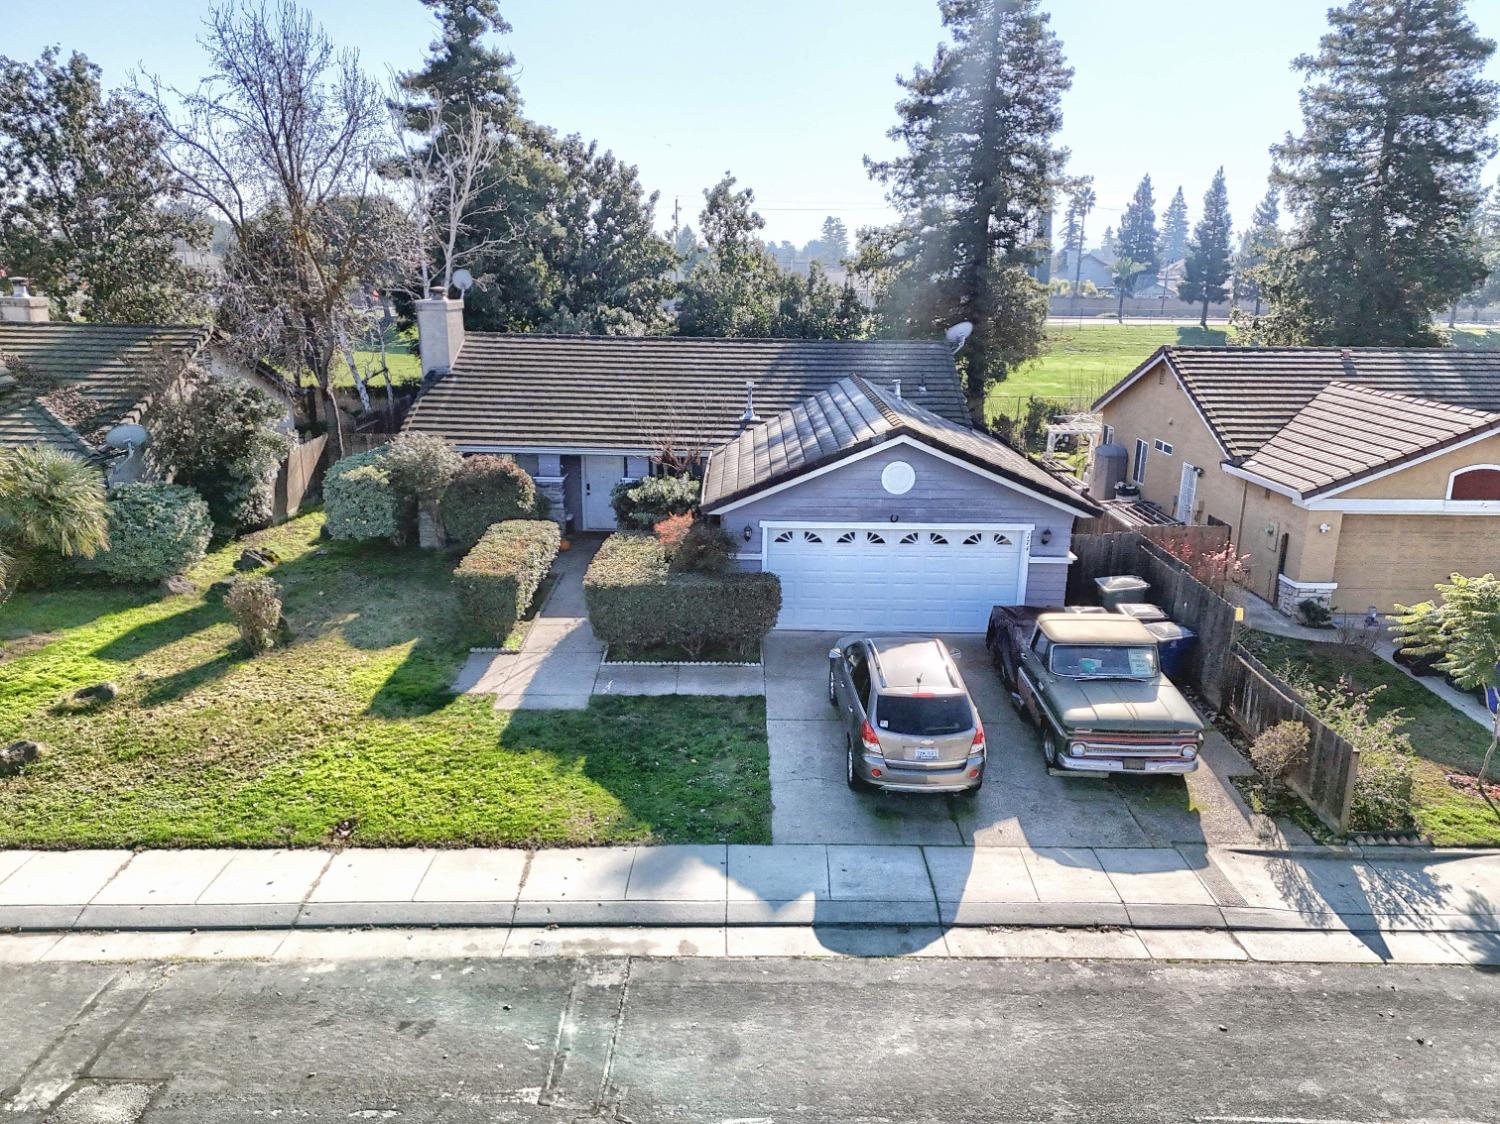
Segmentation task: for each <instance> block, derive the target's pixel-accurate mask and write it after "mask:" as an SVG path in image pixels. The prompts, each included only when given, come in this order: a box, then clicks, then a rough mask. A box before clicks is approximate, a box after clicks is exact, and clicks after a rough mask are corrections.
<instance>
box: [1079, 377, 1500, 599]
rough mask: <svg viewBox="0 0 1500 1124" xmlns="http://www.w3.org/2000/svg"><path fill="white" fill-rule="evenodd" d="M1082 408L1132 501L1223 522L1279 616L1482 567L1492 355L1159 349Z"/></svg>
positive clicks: (1490, 562)
mask: <svg viewBox="0 0 1500 1124" xmlns="http://www.w3.org/2000/svg"><path fill="white" fill-rule="evenodd" d="M1095 409H1096V410H1097V411H1099V413H1100V414H1101V416H1102V419H1103V422H1104V424H1105V426H1106V427H1108V428H1107V429H1106V431H1105V440H1106V441H1112V442H1113V443H1115V444H1118V445H1121V446H1123V447H1124V449H1125V450H1126V453H1127V455H1128V462H1127V463H1128V469H1127V476H1128V477H1130V478H1132V479H1135V480H1137V481H1138V482H1139V483H1140V485H1141V491H1142V497H1143V498H1144V499H1145V500H1147V501H1149V502H1151V503H1153V504H1155V505H1156V506H1158V507H1159V508H1161V509H1162V510H1163V511H1165V512H1167V513H1168V514H1170V515H1172V516H1173V517H1175V518H1176V519H1177V520H1179V521H1180V522H1184V523H1205V522H1220V523H1224V524H1227V525H1228V526H1229V527H1230V528H1231V537H1232V539H1233V540H1234V541H1235V543H1236V544H1237V545H1238V546H1239V549H1240V550H1242V551H1247V552H1249V553H1250V555H1251V577H1250V580H1249V582H1248V586H1249V588H1250V589H1251V590H1252V591H1253V592H1254V593H1256V594H1258V595H1259V596H1261V597H1263V598H1265V599H1266V600H1268V601H1271V602H1272V603H1274V604H1275V605H1276V606H1277V607H1278V608H1280V609H1281V610H1282V611H1283V612H1287V613H1291V612H1294V611H1295V610H1296V607H1297V605H1298V604H1299V603H1300V602H1302V601H1303V600H1306V599H1312V600H1314V601H1317V602H1320V603H1321V604H1324V605H1327V606H1330V607H1332V608H1334V609H1335V610H1337V611H1339V612H1343V613H1363V612H1364V611H1366V610H1367V609H1368V608H1370V607H1374V608H1375V609H1377V610H1379V611H1380V612H1390V611H1392V610H1393V609H1394V608H1395V607H1396V606H1397V605H1401V604H1411V603H1413V602H1417V601H1422V600H1425V599H1427V598H1429V597H1431V596H1432V587H1433V585H1434V584H1435V583H1437V582H1440V581H1446V580H1447V578H1448V576H1449V575H1450V574H1452V573H1454V572H1459V573H1465V574H1476V573H1487V572H1494V571H1497V570H1500V354H1496V353H1492V352H1490V353H1487V352H1456V351H1445V350H1435V349H1418V348H1389V349H1388V348H1353V349H1340V348H1231V347H1217V348H1178V347H1165V348H1162V349H1160V350H1159V351H1157V352H1156V353H1155V354H1154V355H1152V356H1151V357H1150V358H1149V359H1147V360H1146V361H1145V362H1144V363H1142V364H1141V365H1140V366H1139V367H1137V368H1136V369H1135V370H1134V371H1132V372H1131V373H1130V375H1128V376H1127V377H1126V378H1125V379H1123V380H1121V381H1120V382H1119V383H1118V384H1117V385H1116V386H1115V387H1114V388H1113V389H1111V390H1110V391H1109V392H1108V393H1107V394H1105V395H1104V396H1103V397H1102V398H1100V399H1099V401H1098V402H1096V403H1095Z"/></svg>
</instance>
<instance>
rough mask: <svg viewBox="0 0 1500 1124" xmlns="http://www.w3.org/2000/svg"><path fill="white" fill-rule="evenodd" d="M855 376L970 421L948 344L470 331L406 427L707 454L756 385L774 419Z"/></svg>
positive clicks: (521, 445) (526, 441)
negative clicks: (751, 384) (896, 387)
mask: <svg viewBox="0 0 1500 1124" xmlns="http://www.w3.org/2000/svg"><path fill="white" fill-rule="evenodd" d="M850 375H860V376H862V377H864V378H866V379H868V380H869V381H871V382H873V383H877V384H879V385H882V386H887V385H890V384H892V383H894V382H895V381H897V380H899V381H900V383H901V392H902V394H903V395H905V396H907V397H909V398H911V399H913V400H915V401H917V402H919V403H921V404H922V405H923V406H925V407H927V408H928V409H931V410H932V411H934V412H935V413H936V414H938V415H940V416H942V417H945V418H948V419H950V420H952V421H954V422H963V421H965V420H966V419H967V416H968V415H967V410H966V407H965V403H964V395H963V387H962V385H961V384H960V383H959V380H958V374H957V372H956V371H955V370H954V366H953V356H952V354H951V352H950V351H949V349H948V347H947V345H945V344H943V343H941V342H927V341H909V340H785V339H704V338H695V337H685V336H645V337H632V336H548V335H502V334H493V333H483V332H470V333H468V335H467V336H466V337H465V339H464V344H463V348H462V350H461V351H460V352H459V355H458V360H457V362H456V363H455V364H454V369H453V371H452V372H451V373H449V374H447V375H444V376H443V377H442V378H441V379H439V380H438V381H437V382H436V383H435V384H434V385H433V386H431V387H430V388H429V389H428V390H427V391H426V392H425V393H424V394H422V396H421V397H420V398H418V399H417V402H416V405H415V406H414V407H413V408H412V411H411V413H410V414H409V415H408V418H407V422H406V427H407V428H408V429H412V430H417V431H419V432H423V433H434V434H437V435H439V436H441V437H444V438H446V439H447V440H449V441H451V442H453V443H455V444H457V445H460V446H470V447H474V446H478V447H484V446H491V447H497V448H501V449H528V448H529V449H543V450H559V451H568V450H579V451H584V450H590V449H610V450H612V449H630V450H638V451H641V452H650V451H652V450H655V449H658V448H664V447H668V446H671V447H675V448H678V449H679V450H682V449H707V448H709V447H711V446H714V445H719V444H722V443H723V442H725V441H728V440H729V439H730V438H731V437H733V436H734V435H735V434H736V433H737V432H739V429H740V418H741V416H742V415H743V414H744V410H745V383H746V382H747V381H754V383H755V409H756V412H757V413H758V414H770V413H777V412H780V411H782V410H786V409H788V408H790V407H791V406H792V404H793V403H795V402H798V401H800V400H802V399H804V398H807V397H809V396H810V395H813V394H817V393H818V392H819V391H821V390H824V389H826V388H827V387H829V386H831V385H832V384H833V383H835V382H837V381H838V380H840V379H842V378H846V377H848V376H850Z"/></svg>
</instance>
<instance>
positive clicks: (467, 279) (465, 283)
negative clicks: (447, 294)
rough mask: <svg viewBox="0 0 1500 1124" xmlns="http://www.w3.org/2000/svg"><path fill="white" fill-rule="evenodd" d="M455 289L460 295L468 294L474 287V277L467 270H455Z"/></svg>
mask: <svg viewBox="0 0 1500 1124" xmlns="http://www.w3.org/2000/svg"><path fill="white" fill-rule="evenodd" d="M453 287H454V288H455V289H457V290H458V291H459V292H460V293H467V292H468V291H469V290H470V289H472V288H473V287H474V275H473V274H472V273H470V272H469V271H468V270H467V269H455V270H454V271H453Z"/></svg>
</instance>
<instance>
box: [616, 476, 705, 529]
mask: <svg viewBox="0 0 1500 1124" xmlns="http://www.w3.org/2000/svg"><path fill="white" fill-rule="evenodd" d="M702 490H703V485H702V484H701V483H699V482H698V481H697V480H694V479H693V478H692V477H690V476H648V477H646V479H644V480H639V481H637V482H636V483H634V484H630V483H627V482H625V481H623V480H622V481H621V482H620V483H618V484H616V485H615V487H614V490H613V491H612V492H610V494H609V504H610V506H611V507H613V508H614V509H615V519H616V521H617V522H618V523H619V524H620V526H621V527H624V528H628V529H630V530H636V531H649V530H651V528H653V527H655V526H656V525H657V524H658V523H660V522H661V521H662V520H663V519H665V518H667V517H668V516H669V515H691V514H692V513H693V512H694V511H695V510H696V509H697V507H698V496H699V493H700V492H701V491H702Z"/></svg>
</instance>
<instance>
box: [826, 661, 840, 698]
mask: <svg viewBox="0 0 1500 1124" xmlns="http://www.w3.org/2000/svg"><path fill="white" fill-rule="evenodd" d="M828 705H829V706H833V707H836V706H838V705H839V696H838V693H837V692H836V691H835V690H834V689H833V670H832V669H831V668H830V669H829V672H828Z"/></svg>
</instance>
